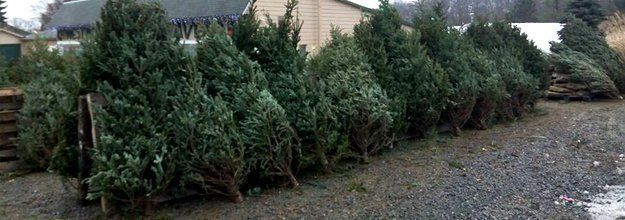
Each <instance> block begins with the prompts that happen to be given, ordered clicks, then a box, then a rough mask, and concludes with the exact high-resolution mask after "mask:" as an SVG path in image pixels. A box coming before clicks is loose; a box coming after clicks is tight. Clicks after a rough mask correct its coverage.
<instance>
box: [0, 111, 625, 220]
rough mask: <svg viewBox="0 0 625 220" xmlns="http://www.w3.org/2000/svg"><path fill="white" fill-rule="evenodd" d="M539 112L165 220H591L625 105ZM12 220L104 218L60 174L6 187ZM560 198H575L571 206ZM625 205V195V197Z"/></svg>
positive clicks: (1, 212) (614, 167)
mask: <svg viewBox="0 0 625 220" xmlns="http://www.w3.org/2000/svg"><path fill="white" fill-rule="evenodd" d="M538 108H539V111H538V112H539V113H537V114H535V115H532V116H530V117H527V118H525V119H523V120H521V121H518V122H513V123H508V124H504V125H498V126H496V127H495V128H493V129H491V130H487V131H472V130H469V131H465V132H464V133H463V135H462V137H460V138H455V139H451V138H448V137H445V136H440V137H437V138H433V139H431V140H423V141H416V142H415V141H413V142H409V143H402V144H399V145H398V146H396V147H395V149H393V150H391V151H388V152H385V153H384V154H383V155H381V156H379V157H376V158H374V159H373V160H372V162H371V163H369V164H366V165H358V166H356V167H355V168H354V169H351V170H348V171H344V172H339V173H335V174H332V175H327V176H309V177H305V178H303V179H301V182H302V187H301V188H298V189H288V188H277V189H267V190H264V191H262V193H261V194H260V195H256V196H248V197H247V198H246V201H245V202H243V203H240V204H232V203H228V202H226V201H225V200H220V199H207V200H204V199H201V198H200V199H192V200H187V201H178V202H175V203H170V204H165V205H163V206H161V207H160V211H159V212H158V214H157V215H156V216H155V217H157V218H164V219H168V218H171V219H294V218H297V219H363V218H364V219H392V218H398V219H507V218H514V219H516V218H520V219H528V218H537V219H587V218H590V217H591V216H590V214H589V213H588V212H587V211H586V209H585V207H584V205H583V202H588V201H589V199H590V198H591V197H592V195H595V194H598V193H602V192H604V190H603V188H604V186H605V185H624V184H625V175H622V173H623V172H622V170H625V162H624V161H623V160H622V159H623V158H620V157H619V156H621V157H623V155H621V154H625V123H624V122H625V102H623V101H613V102H594V103H568V104H563V103H558V102H542V103H540V104H539V105H538ZM0 194H1V196H0V216H4V217H2V218H7V219H24V218H27V219H93V218H103V216H102V214H101V213H100V211H99V206H97V205H93V206H88V207H80V206H78V205H77V204H76V202H75V190H74V189H72V188H71V187H69V186H67V187H66V186H64V185H63V184H62V181H61V180H60V179H59V177H57V176H55V175H53V174H47V173H36V174H29V175H26V176H23V177H17V178H6V177H5V178H4V180H0ZM561 196H566V197H567V198H572V199H575V200H576V202H574V203H567V202H565V201H564V200H563V199H561V198H560V197H561ZM624 196H625V195H624Z"/></svg>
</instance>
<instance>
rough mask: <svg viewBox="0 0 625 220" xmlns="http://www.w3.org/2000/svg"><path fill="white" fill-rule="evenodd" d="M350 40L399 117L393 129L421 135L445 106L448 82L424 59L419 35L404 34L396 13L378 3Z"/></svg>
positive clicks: (440, 70)
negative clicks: (365, 60)
mask: <svg viewBox="0 0 625 220" xmlns="http://www.w3.org/2000/svg"><path fill="white" fill-rule="evenodd" d="M354 36H355V39H356V42H358V44H359V45H360V47H361V48H362V49H363V51H365V53H366V55H367V57H368V59H369V62H370V63H371V64H372V67H373V75H374V76H375V77H376V80H377V82H378V83H379V84H380V86H381V87H382V89H384V90H385V91H386V92H387V93H388V95H389V98H390V99H392V100H393V104H392V109H394V111H395V112H398V113H399V115H398V116H399V117H397V118H396V120H394V121H395V122H396V123H395V129H398V130H405V129H407V130H408V131H409V132H412V133H418V134H421V135H425V134H426V133H427V132H428V131H429V130H430V129H431V128H432V127H433V126H434V125H436V123H437V122H438V120H439V118H440V114H441V111H442V110H443V109H444V108H445V106H446V105H447V97H448V95H449V79H448V78H447V77H448V76H447V74H446V73H445V72H444V70H443V69H442V68H441V67H440V66H439V65H437V64H436V63H434V62H433V61H432V60H431V59H430V58H429V57H428V56H427V51H426V50H425V48H424V47H423V45H421V43H420V35H419V33H418V32H413V33H410V34H409V33H406V32H404V31H403V30H402V29H401V19H400V17H399V15H398V13H397V11H396V10H395V9H394V8H393V7H392V6H390V5H389V3H388V1H382V2H381V5H380V10H378V11H375V12H373V14H372V15H371V17H370V19H369V20H366V21H362V22H361V23H360V24H358V25H356V27H354ZM402 123H405V124H402Z"/></svg>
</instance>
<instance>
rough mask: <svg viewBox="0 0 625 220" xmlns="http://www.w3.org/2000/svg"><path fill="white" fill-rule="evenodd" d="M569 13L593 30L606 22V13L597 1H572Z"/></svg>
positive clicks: (568, 8)
mask: <svg viewBox="0 0 625 220" xmlns="http://www.w3.org/2000/svg"><path fill="white" fill-rule="evenodd" d="M567 13H569V14H572V15H574V16H575V17H577V18H579V19H582V20H583V21H584V22H585V23H586V24H587V25H588V26H590V27H592V28H596V27H597V26H598V25H599V24H600V23H601V22H602V21H603V20H605V12H604V11H603V9H602V8H601V5H600V4H599V3H597V1H595V0H572V1H571V2H570V3H569V5H568V7H567Z"/></svg>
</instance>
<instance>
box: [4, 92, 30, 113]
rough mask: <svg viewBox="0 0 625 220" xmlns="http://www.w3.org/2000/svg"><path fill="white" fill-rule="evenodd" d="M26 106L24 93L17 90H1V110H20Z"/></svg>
mask: <svg viewBox="0 0 625 220" xmlns="http://www.w3.org/2000/svg"><path fill="white" fill-rule="evenodd" d="M22 104H24V93H23V92H22V90H19V89H17V88H2V89H0V110H19V109H21V108H22Z"/></svg>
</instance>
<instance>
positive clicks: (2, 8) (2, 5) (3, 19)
mask: <svg viewBox="0 0 625 220" xmlns="http://www.w3.org/2000/svg"><path fill="white" fill-rule="evenodd" d="M6 9H7V2H6V0H0V24H2V25H6V23H7V12H6Z"/></svg>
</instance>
